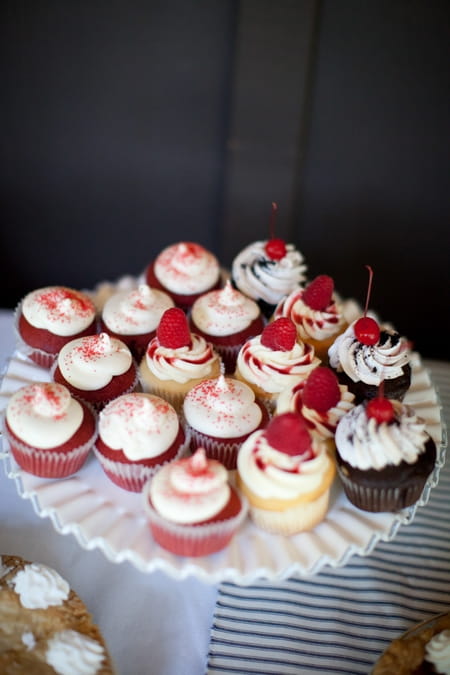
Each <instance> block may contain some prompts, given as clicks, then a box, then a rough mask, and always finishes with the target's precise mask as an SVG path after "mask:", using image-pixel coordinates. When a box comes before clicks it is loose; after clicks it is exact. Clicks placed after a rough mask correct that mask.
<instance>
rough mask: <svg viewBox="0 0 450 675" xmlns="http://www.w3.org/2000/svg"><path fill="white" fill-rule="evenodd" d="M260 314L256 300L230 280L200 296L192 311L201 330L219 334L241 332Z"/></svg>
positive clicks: (194, 319)
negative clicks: (221, 287)
mask: <svg viewBox="0 0 450 675" xmlns="http://www.w3.org/2000/svg"><path fill="white" fill-rule="evenodd" d="M259 315H260V310H259V307H258V305H257V304H256V302H255V301H254V300H251V299H250V298H248V297H246V296H245V295H244V294H243V293H241V292H240V291H237V290H236V289H234V288H233V287H232V286H231V283H230V282H229V281H227V283H226V285H225V286H224V288H223V289H220V290H217V291H210V292H209V293H205V295H202V296H200V297H199V298H198V299H197V300H196V301H195V302H194V304H193V306H192V311H191V316H192V320H193V322H194V323H195V325H196V326H197V327H198V328H199V330H201V331H202V332H203V333H207V334H209V335H217V336H223V335H233V334H234V333H239V332H240V331H243V330H245V329H246V328H247V327H248V326H249V325H250V324H251V322H252V321H254V320H255V319H257V318H258V316H259Z"/></svg>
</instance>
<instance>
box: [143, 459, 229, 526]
mask: <svg viewBox="0 0 450 675" xmlns="http://www.w3.org/2000/svg"><path fill="white" fill-rule="evenodd" d="M150 498H151V501H152V504H153V507H154V508H155V509H156V511H157V512H158V513H159V514H160V515H161V516H162V517H163V518H167V520H170V521H171V522H173V523H179V524H183V525H188V524H194V523H201V522H203V521H204V520H209V519H210V518H213V517H214V516H215V515H217V514H218V513H219V512H220V511H221V510H222V509H223V508H224V507H225V505H226V504H227V503H228V500H229V498H230V486H229V485H228V472H227V470H226V469H225V467H224V466H223V464H220V462H217V461H216V460H213V459H208V458H207V457H206V456H205V451H204V449H203V448H199V449H198V450H197V451H196V452H195V454H194V455H193V456H192V457H188V458H187V459H180V460H176V461H173V462H170V463H169V464H166V465H165V466H163V467H162V469H160V470H159V471H158V472H157V473H156V474H155V476H154V477H153V478H152V481H151V484H150Z"/></svg>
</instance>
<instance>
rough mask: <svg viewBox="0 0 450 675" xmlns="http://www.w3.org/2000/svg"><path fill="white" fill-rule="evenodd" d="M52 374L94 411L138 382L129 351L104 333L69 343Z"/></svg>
mask: <svg viewBox="0 0 450 675" xmlns="http://www.w3.org/2000/svg"><path fill="white" fill-rule="evenodd" d="M52 376H53V379H54V381H55V382H59V383H60V384H64V385H65V386H66V387H67V388H68V389H69V390H70V391H71V392H72V394H73V395H74V396H77V397H78V398H81V399H83V400H84V401H87V402H88V403H90V404H91V405H93V406H94V408H95V409H96V410H100V409H101V408H102V407H103V406H105V405H106V404H107V403H109V401H112V400H113V399H114V398H117V396H120V395H121V394H127V393H129V392H132V391H134V389H135V388H136V385H137V383H138V375H137V368H136V364H135V362H134V361H133V357H132V356H131V352H130V350H129V349H128V347H127V346H126V344H124V343H123V342H122V341H121V340H116V339H115V338H112V337H110V336H109V335H108V334H107V333H100V334H99V335H90V336H88V337H84V338H79V339H77V340H72V341H71V342H68V343H67V344H66V345H65V346H64V347H63V348H62V349H61V351H60V352H59V354H58V359H57V361H56V363H55V364H54V367H53V369H52Z"/></svg>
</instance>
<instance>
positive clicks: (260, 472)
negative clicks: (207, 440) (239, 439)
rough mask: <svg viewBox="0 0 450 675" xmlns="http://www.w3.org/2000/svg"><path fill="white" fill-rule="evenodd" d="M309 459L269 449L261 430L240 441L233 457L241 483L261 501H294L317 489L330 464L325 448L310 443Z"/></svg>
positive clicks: (314, 442)
mask: <svg viewBox="0 0 450 675" xmlns="http://www.w3.org/2000/svg"><path fill="white" fill-rule="evenodd" d="M312 451H313V452H312V457H311V458H309V459H306V458H305V457H303V456H302V455H297V456H292V455H287V454H286V453H284V452H279V451H278V450H275V449H274V448H272V447H271V446H270V445H269V444H268V442H267V439H266V437H265V434H264V430H259V431H255V432H254V433H253V434H251V436H249V437H248V439H247V440H246V441H244V443H243V445H242V446H241V449H240V450H239V453H238V457H237V468H238V472H239V475H240V477H241V479H242V481H243V482H244V483H245V485H247V486H248V487H249V488H250V490H252V492H254V493H255V494H256V495H258V496H259V497H262V498H264V499H285V500H290V499H296V498H297V497H299V496H301V495H302V494H308V493H310V492H314V491H315V490H317V489H319V488H320V486H321V485H322V482H323V478H324V476H325V474H326V472H327V471H328V470H329V469H330V467H331V460H330V459H329V457H328V454H327V452H326V450H325V446H324V445H322V444H321V443H319V442H318V441H316V440H313V441H312Z"/></svg>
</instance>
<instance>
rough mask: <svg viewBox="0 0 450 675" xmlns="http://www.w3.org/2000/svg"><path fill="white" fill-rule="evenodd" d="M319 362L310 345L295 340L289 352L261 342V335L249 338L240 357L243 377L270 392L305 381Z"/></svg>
mask: <svg viewBox="0 0 450 675" xmlns="http://www.w3.org/2000/svg"><path fill="white" fill-rule="evenodd" d="M318 364H319V359H318V358H317V357H316V356H315V355H314V349H313V347H311V346H310V345H308V344H305V343H303V342H296V343H295V344H294V346H293V348H292V349H290V350H289V351H282V350H279V349H270V348H269V347H265V346H264V345H263V344H261V335H257V336H256V337H254V338H252V339H251V340H247V342H246V343H245V344H244V345H243V346H242V347H241V349H240V351H239V354H238V357H237V370H238V371H239V373H240V374H241V376H242V377H243V378H244V379H245V380H247V382H251V383H252V384H255V385H257V386H258V387H260V388H261V389H263V390H264V391H266V392H268V393H271V394H276V393H279V392H280V391H282V390H283V389H286V387H291V386H293V385H294V384H295V383H296V382H298V381H299V380H304V379H305V378H307V377H308V375H309V373H310V372H311V370H313V368H315V367H316V366H317V365H318Z"/></svg>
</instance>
